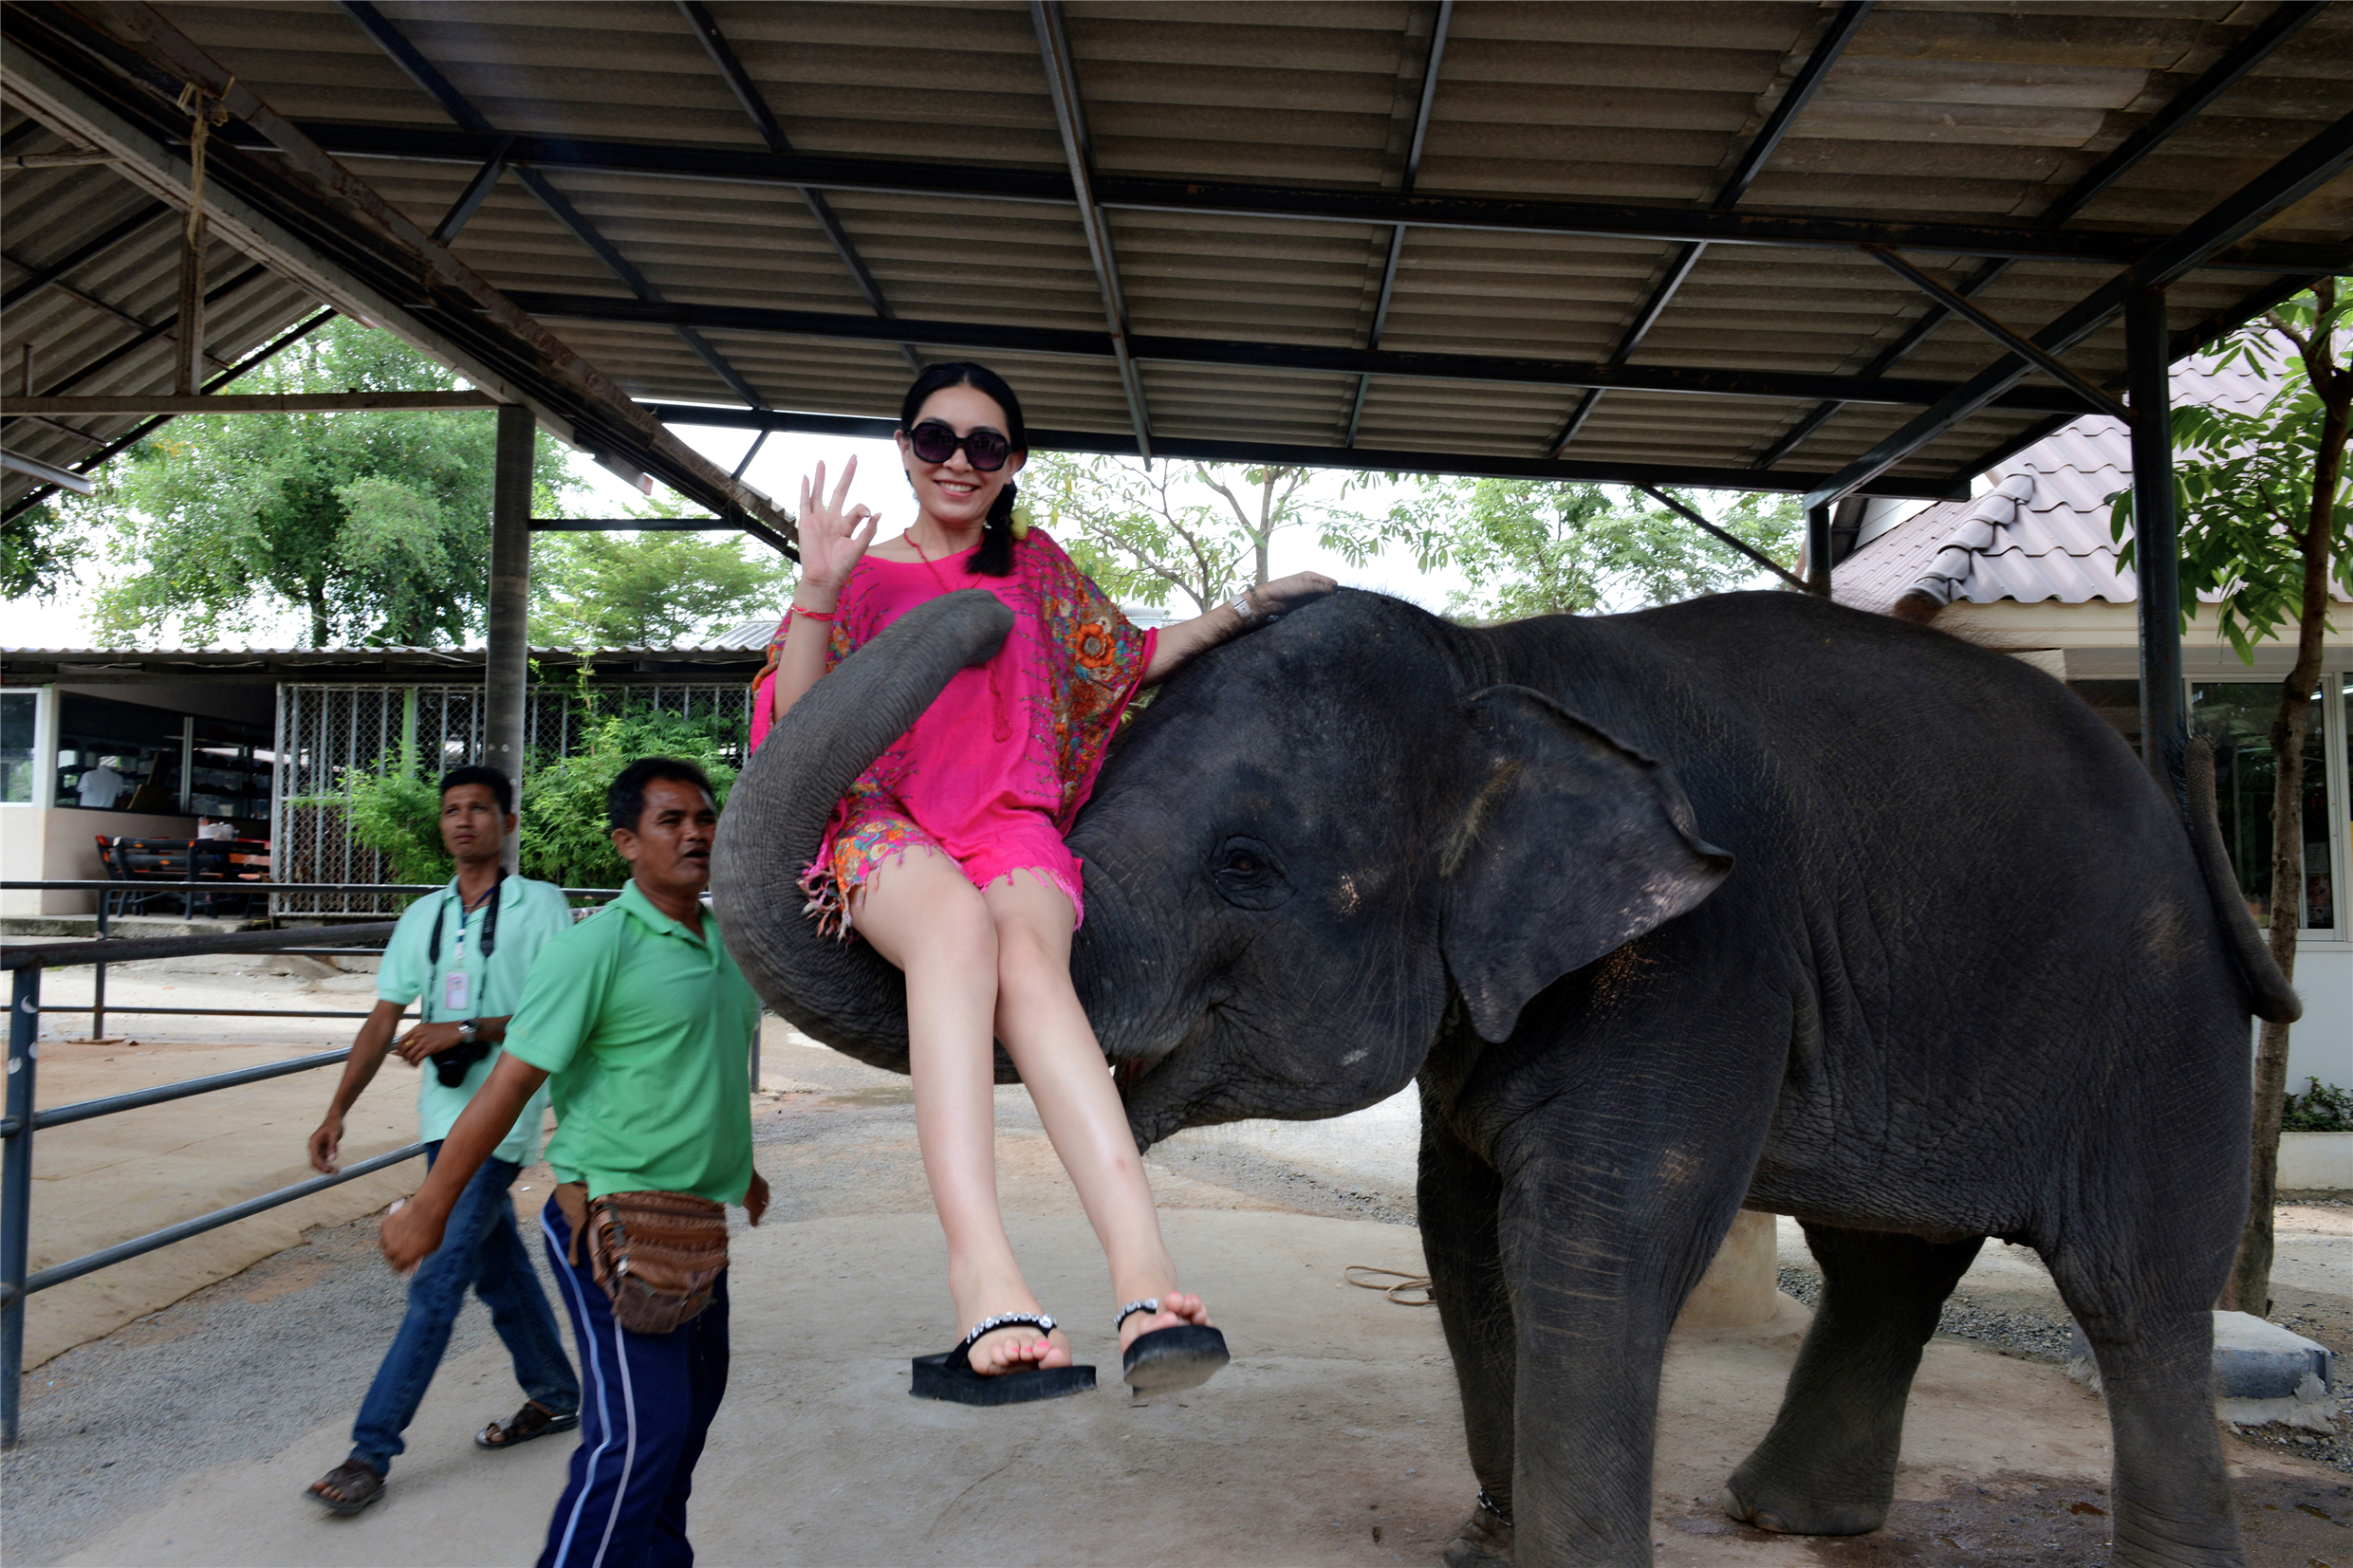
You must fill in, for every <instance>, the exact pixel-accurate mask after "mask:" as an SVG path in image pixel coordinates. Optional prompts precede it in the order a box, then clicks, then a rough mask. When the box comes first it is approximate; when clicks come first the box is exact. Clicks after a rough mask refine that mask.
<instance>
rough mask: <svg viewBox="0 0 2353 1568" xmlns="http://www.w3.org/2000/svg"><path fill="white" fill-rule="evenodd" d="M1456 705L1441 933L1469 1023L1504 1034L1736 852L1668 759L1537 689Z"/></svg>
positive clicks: (1665, 916)
mask: <svg viewBox="0 0 2353 1568" xmlns="http://www.w3.org/2000/svg"><path fill="white" fill-rule="evenodd" d="M1464 708H1465V709H1466V710H1467V711H1468V714H1469V717H1470V721H1471V736H1472V748H1471V757H1472V765H1473V766H1472V767H1471V768H1470V770H1469V784H1468V787H1467V788H1466V790H1465V792H1464V793H1465V801H1464V804H1463V807H1462V811H1461V815H1460V816H1459V817H1458V818H1457V819H1456V821H1455V822H1454V829H1453V832H1452V834H1451V835H1450V837H1449V839H1448V842H1447V844H1446V846H1445V851H1444V855H1443V858H1442V859H1441V860H1440V862H1439V869H1440V875H1441V876H1442V877H1443V879H1444V885H1445V906H1444V907H1445V913H1444V927H1443V934H1442V937H1441V942H1442V944H1443V947H1444V949H1445V953H1446V963H1447V968H1449V969H1450V970H1451V971H1452V972H1453V974H1454V984H1455V986H1456V987H1457V988H1458V989H1460V991H1461V992H1462V997H1463V1002H1464V1004H1465V1005H1467V1006H1468V1007H1469V1008H1470V1012H1471V1022H1472V1024H1473V1026H1474V1027H1476V1028H1477V1030H1478V1031H1479V1033H1480V1035H1481V1036H1482V1037H1484V1038H1485V1039H1488V1040H1491V1041H1500V1040H1502V1039H1504V1038H1505V1037H1507V1036H1508V1035H1510V1033H1511V1030H1512V1028H1513V1027H1514V1026H1515V1025H1516V1024H1518V1022H1519V1017H1520V1009H1521V1008H1523V1007H1525V1006H1526V1005H1528V1003H1529V999H1530V998H1532V997H1534V996H1535V994H1536V993H1537V992H1538V991H1541V990H1543V989H1544V988H1545V987H1547V986H1549V985H1551V984H1552V982H1554V981H1555V980H1558V979H1559V978H1560V977H1561V976H1563V975H1565V974H1567V973H1568V972H1570V971H1571V970H1573V969H1579V968H1584V966H1585V965H1587V964H1590V963H1592V962H1593V961H1594V960H1595V959H1597V958H1600V957H1601V956H1603V954H1604V953H1607V952H1611V951H1613V950H1616V949H1618V948H1620V947H1621V946H1623V945H1624V944H1625V943H1627V942H1630V941H1632V940H1633V939H1634V938H1635V937H1637V936H1640V935H1641V934H1642V933H1643V932H1646V931H1649V930H1650V929H1651V928H1652V927H1654V926H1658V925H1660V924H1662V923H1664V922H1666V921H1668V920H1672V919H1674V918H1675V917H1676V916H1677V915H1678V914H1681V913H1683V912H1684V911H1686V910H1688V909H1691V908H1692V907H1693V906H1695V905H1696V904H1698V903H1699V902H1700V901H1701V900H1702V899H1704V898H1706V897H1707V896H1708V895H1710V894H1712V893H1714V891H1715V890H1716V888H1717V886H1718V885H1720V884H1721V883H1722V882H1723V880H1724V878H1725V877H1726V876H1730V875H1731V874H1732V857H1731V856H1730V855H1727V854H1726V853H1724V851H1722V850H1720V849H1718V848H1716V847H1715V846H1714V845H1713V844H1710V843H1708V842H1707V841H1706V840H1704V839H1701V838H1700V837H1699V835H1698V832H1697V829H1696V826H1695V822H1694V820H1693V817H1692V808H1691V802H1689V801H1688V800H1686V799H1684V796H1683V791H1682V790H1681V789H1680V788H1678V787H1677V784H1676V782H1675V777H1674V775H1673V774H1672V773H1670V772H1669V771H1668V769H1667V768H1666V766H1664V765H1663V764H1661V763H1658V762H1655V761H1653V760H1652V759H1651V758H1648V757H1645V756H1643V755H1642V754H1641V753H1640V752H1639V751H1636V750H1634V749H1633V748H1632V747H1628V746H1625V745H1623V744H1622V743H1621V742H1619V741H1617V740H1616V739H1613V738H1612V737H1611V736H1610V735H1608V734H1607V733H1606V732H1604V731H1603V730H1602V729H1599V728H1597V727H1596V726H1594V725H1591V724H1588V723H1586V722H1585V721H1584V719H1581V718H1579V717H1578V716H1577V715H1576V714H1574V713H1572V712H1570V711H1569V710H1567V709H1566V708H1563V707H1562V706H1561V705H1560V704H1558V703H1556V702H1554V701H1552V699H1550V698H1549V697H1547V696H1546V695H1545V694H1544V693H1542V692H1536V691H1531V690H1530V689H1529V688H1528V687H1525V686H1491V687H1489V688H1487V689H1486V690H1485V691H1482V692H1475V693H1473V695H1472V696H1471V697H1470V698H1469V699H1467V700H1466V702H1465V703H1464Z"/></svg>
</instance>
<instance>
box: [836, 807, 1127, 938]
mask: <svg viewBox="0 0 2353 1568" xmlns="http://www.w3.org/2000/svg"><path fill="white" fill-rule="evenodd" d="M981 825H982V826H983V827H984V828H985V830H986V838H985V839H984V840H983V841H982V842H980V843H977V844H974V845H973V846H970V847H969V848H967V849H966V852H965V853H963V854H961V855H959V854H957V853H956V851H955V849H954V847H952V846H950V845H948V844H944V843H942V842H941V841H940V840H939V839H937V838H936V837H935V836H934V835H932V834H930V833H928V832H926V831H924V829H923V827H922V826H921V825H920V824H919V823H917V821H916V820H915V819H914V818H912V817H910V816H908V815H907V813H906V810H905V809H904V808H903V807H902V806H900V805H899V802H896V801H893V800H891V799H889V798H888V797H887V796H875V797H860V796H857V795H853V796H852V797H851V798H850V801H849V818H848V820H847V821H843V823H842V824H841V825H840V826H839V827H837V828H836V829H835V830H834V833H833V837H832V838H831V839H830V840H828V841H827V843H826V844H825V846H824V848H823V849H821V850H820V851H819V852H818V857H817V858H816V859H815V860H814V861H812V862H810V864H809V867H808V869H807V870H806V871H804V872H803V873H802V874H801V891H802V892H803V893H805V894H806V895H808V902H807V903H806V904H805V905H803V906H802V913H804V914H806V915H807V916H808V917H809V918H810V919H812V920H814V921H816V922H817V929H818V930H819V931H821V932H824V933H825V934H827V935H839V936H840V937H842V938H843V940H844V941H846V940H848V938H849V936H850V895H852V894H853V893H855V892H857V891H858V890H859V889H860V888H862V887H863V886H865V884H866V883H867V882H868V881H870V880H871V879H872V878H873V876H874V875H875V873H876V872H878V871H880V870H881V869H882V867H883V864H884V863H885V862H886V861H894V860H899V859H901V858H905V856H906V853H907V851H909V850H911V849H914V848H916V847H917V845H921V846H923V847H925V848H928V849H933V850H936V851H937V852H938V853H939V854H941V855H943V856H945V857H947V858H949V859H951V860H954V862H955V863H956V868H957V869H958V870H960V871H962V872H963V873H964V875H965V876H966V877H967V878H968V879H969V880H970V881H971V882H972V884H973V887H974V888H976V889H981V890H984V891H985V890H986V889H987V888H988V887H989V886H990V885H991V883H993V882H999V881H1002V880H1004V879H1005V878H1006V877H1008V876H1011V875H1012V874H1013V873H1014V872H1017V871H1027V872H1028V873H1030V874H1031V875H1033V876H1036V877H1037V878H1038V879H1039V880H1040V881H1042V882H1044V883H1046V884H1047V886H1049V887H1054V888H1059V889H1061V890H1062V894H1063V896H1065V898H1068V899H1069V900H1070V913H1071V919H1070V928H1071V930H1073V931H1076V930H1077V929H1078V928H1079V927H1080V925H1082V924H1083V923H1084V921H1085V919H1086V903H1085V899H1084V896H1083V895H1082V894H1081V892H1080V886H1081V882H1080V874H1079V858H1078V857H1077V856H1075V855H1073V854H1071V853H1070V846H1069V845H1068V844H1066V843H1065V842H1064V841H1063V837H1062V835H1061V834H1060V833H1059V832H1057V831H1055V828H1054V823H1053V821H1052V820H1051V819H1050V818H1048V817H1047V815H1046V813H1044V812H1042V811H1022V810H1009V811H999V812H992V813H991V814H990V817H989V819H988V821H986V822H985V823H983V824H981Z"/></svg>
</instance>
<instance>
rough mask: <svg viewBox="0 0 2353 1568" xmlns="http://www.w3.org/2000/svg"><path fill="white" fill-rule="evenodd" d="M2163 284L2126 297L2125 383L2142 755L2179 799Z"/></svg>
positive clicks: (2175, 540)
mask: <svg viewBox="0 0 2353 1568" xmlns="http://www.w3.org/2000/svg"><path fill="white" fill-rule="evenodd" d="M2168 347H2169V344H2168V341H2167V338H2166V334H2165V291H2164V290H2163V289H2161V288H2136V289H2134V290H2133V291H2132V292H2131V293H2130V294H2127V295H2126V296H2125V297H2124V383H2125V388H2126V391H2127V392H2128V393H2129V394H2130V396H2131V397H2132V411H2133V415H2134V418H2133V425H2132V488H2133V577H2134V580H2135V582H2136V584H2137V586H2138V589H2139V592H2140V755H2141V758H2142V760H2143V761H2145V762H2146V763H2147V764H2148V765H2149V771H2150V772H2152V773H2154V774H2156V775H2157V782H2158V784H2161V785H2163V786H2164V787H2165V790H2166V792H2167V793H2168V794H2170V795H2172V796H2173V798H2174V799H2175V800H2177V801H2178V800H2180V799H2181V753H2182V748H2183V747H2186V746H2187V745H2188V744H2189V738H2190V737H2189V729H2188V720H2187V717H2186V708H2187V701H2186V697H2185V693H2184V692H2183V689H2182V684H2181V536H2180V533H2179V531H2178V529H2177V526H2176V524H2177V520H2176V518H2175V516H2174V437H2173V392H2172V386H2171V375H2172V366H2171V365H2170V364H2169V363H2168V362H2167V360H2168V358H2169V356H2168Z"/></svg>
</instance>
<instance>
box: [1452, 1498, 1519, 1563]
mask: <svg viewBox="0 0 2353 1568" xmlns="http://www.w3.org/2000/svg"><path fill="white" fill-rule="evenodd" d="M1438 1556H1439V1558H1440V1559H1442V1560H1443V1561H1444V1562H1445V1563H1446V1568H1510V1565H1511V1526H1510V1525H1509V1524H1506V1523H1505V1522H1503V1521H1501V1520H1499V1519H1497V1518H1496V1517H1495V1516H1494V1515H1493V1514H1491V1513H1489V1512H1488V1511H1487V1510H1486V1509H1485V1508H1474V1509H1473V1510H1472V1512H1471V1517H1470V1518H1469V1519H1466V1520H1464V1521H1463V1522H1462V1528H1461V1529H1459V1530H1456V1531H1455V1532H1454V1539H1453V1540H1449V1541H1448V1542H1447V1543H1446V1546H1445V1548H1444V1550H1442V1551H1440V1552H1439V1553H1438Z"/></svg>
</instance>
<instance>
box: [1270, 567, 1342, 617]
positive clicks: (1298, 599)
mask: <svg viewBox="0 0 2353 1568" xmlns="http://www.w3.org/2000/svg"><path fill="white" fill-rule="evenodd" d="M1339 589H1340V584H1339V583H1337V582H1335V581H1332V580H1331V579H1330V578H1328V577H1325V575H1324V574H1323V573H1322V572H1293V573H1291V575H1290V576H1288V577H1278V578H1276V579H1275V580H1274V581H1272V582H1262V583H1260V584H1259V585H1258V586H1257V587H1255V588H1253V589H1251V599H1252V600H1254V601H1255V602H1256V603H1257V605H1258V609H1259V613H1260V614H1262V615H1264V616H1266V617H1268V618H1269V619H1271V618H1274V617H1276V616H1279V615H1286V614H1288V613H1289V612H1290V611H1292V610H1296V609H1298V608H1299V607H1300V606H1301V605H1304V604H1312V603H1313V602H1315V601H1316V600H1319V599H1322V598H1323V597H1324V596H1325V594H1330V593H1337V592H1338V591H1339Z"/></svg>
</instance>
